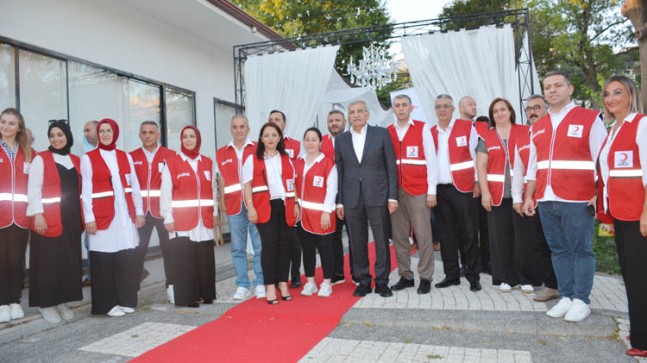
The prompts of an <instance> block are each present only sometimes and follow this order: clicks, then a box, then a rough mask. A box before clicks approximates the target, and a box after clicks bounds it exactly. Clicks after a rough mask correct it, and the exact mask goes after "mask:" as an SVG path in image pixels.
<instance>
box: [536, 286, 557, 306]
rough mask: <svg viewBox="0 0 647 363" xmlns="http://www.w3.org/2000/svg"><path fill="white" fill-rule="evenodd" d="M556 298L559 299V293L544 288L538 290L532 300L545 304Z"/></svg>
mask: <svg viewBox="0 0 647 363" xmlns="http://www.w3.org/2000/svg"><path fill="white" fill-rule="evenodd" d="M557 298H559V291H557V290H555V289H551V288H550V287H544V288H543V289H541V290H539V292H537V293H535V297H533V298H532V299H533V300H535V301H537V302H546V301H550V300H553V299H557Z"/></svg>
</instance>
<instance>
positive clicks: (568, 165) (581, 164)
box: [537, 160, 595, 170]
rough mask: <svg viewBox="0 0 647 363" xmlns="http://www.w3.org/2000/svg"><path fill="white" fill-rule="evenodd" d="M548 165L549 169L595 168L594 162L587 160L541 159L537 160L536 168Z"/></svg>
mask: <svg viewBox="0 0 647 363" xmlns="http://www.w3.org/2000/svg"><path fill="white" fill-rule="evenodd" d="M549 165H550V168H551V169H561V170H595V163H593V161H589V160H582V161H577V160H553V161H552V162H551V161H549V160H542V161H538V162H537V170H540V169H542V170H543V169H548V166H549Z"/></svg>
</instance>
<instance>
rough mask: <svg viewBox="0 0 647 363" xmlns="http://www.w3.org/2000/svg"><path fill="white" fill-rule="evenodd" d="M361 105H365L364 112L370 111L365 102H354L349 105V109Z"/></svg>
mask: <svg viewBox="0 0 647 363" xmlns="http://www.w3.org/2000/svg"><path fill="white" fill-rule="evenodd" d="M359 104H362V105H364V110H365V111H368V105H367V104H366V101H364V100H357V101H353V102H351V103H349V104H348V108H351V106H355V105H359Z"/></svg>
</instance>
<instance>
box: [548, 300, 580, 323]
mask: <svg viewBox="0 0 647 363" xmlns="http://www.w3.org/2000/svg"><path fill="white" fill-rule="evenodd" d="M572 304H573V301H571V299H570V298H567V297H563V298H561V299H559V302H558V303H557V304H556V305H555V306H553V308H552V309H550V310H548V311H547V312H546V315H548V316H550V317H551V318H561V317H563V316H564V315H565V314H566V313H567V312H568V310H569V309H570V308H571V305H572Z"/></svg>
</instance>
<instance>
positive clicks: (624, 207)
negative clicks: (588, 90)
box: [598, 76, 647, 357]
mask: <svg viewBox="0 0 647 363" xmlns="http://www.w3.org/2000/svg"><path fill="white" fill-rule="evenodd" d="M639 95H640V93H639V92H638V89H637V88H636V84H635V83H634V82H633V81H632V80H630V79H629V78H627V77H624V76H612V77H611V78H609V80H607V82H606V84H605V85H604V88H603V96H602V101H603V103H604V113H605V116H606V117H607V118H608V119H610V120H612V123H611V130H609V135H607V139H606V140H605V142H604V145H603V146H602V150H601V151H600V158H599V171H600V176H601V178H600V179H601V180H602V183H600V181H598V183H599V184H598V188H599V189H600V191H599V192H598V217H599V219H600V221H601V222H603V223H609V224H611V226H610V227H611V229H612V230H615V236H616V238H615V240H616V247H617V250H618V261H619V262H620V270H621V271H622V279H623V280H624V283H625V289H626V290H627V303H628V305H629V333H630V334H629V341H630V342H631V349H629V350H628V351H627V354H628V355H631V356H636V357H647V278H646V276H647V264H645V256H647V192H646V190H645V188H647V115H645V114H641V113H640V111H641V110H642V105H641V103H640V98H639Z"/></svg>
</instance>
